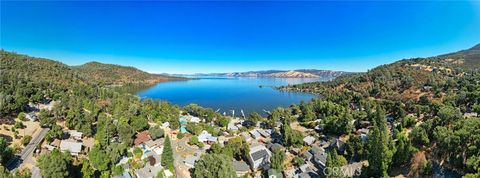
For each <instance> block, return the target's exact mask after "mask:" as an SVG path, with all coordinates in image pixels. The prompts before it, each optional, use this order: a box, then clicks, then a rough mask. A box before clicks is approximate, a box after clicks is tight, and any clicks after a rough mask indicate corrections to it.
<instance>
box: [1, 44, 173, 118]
mask: <svg viewBox="0 0 480 178" xmlns="http://www.w3.org/2000/svg"><path fill="white" fill-rule="evenodd" d="M0 60H1V63H0V84H1V85H0V89H1V90H0V115H2V116H6V115H15V114H16V113H18V112H20V111H23V110H24V107H25V106H26V105H27V104H28V103H29V102H39V101H42V100H44V99H57V98H58V97H60V96H61V95H62V94H64V93H68V92H70V93H71V92H74V91H79V90H80V89H88V88H97V89H98V88H101V87H97V86H106V85H124V84H133V85H136V84H138V85H140V84H141V85H150V84H154V83H157V82H161V81H166V80H179V79H183V78H175V77H167V76H162V75H155V74H149V73H146V72H143V71H140V70H138V69H135V68H133V67H124V66H119V65H110V64H101V63H97V62H91V63H87V64H85V65H82V66H80V67H70V66H68V65H65V64H63V63H60V62H57V61H53V60H49V59H44V58H35V57H30V56H27V55H21V54H16V53H12V52H7V51H3V50H1V51H0ZM128 86H131V85H128Z"/></svg>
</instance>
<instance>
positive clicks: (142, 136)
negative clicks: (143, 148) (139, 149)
mask: <svg viewBox="0 0 480 178" xmlns="http://www.w3.org/2000/svg"><path fill="white" fill-rule="evenodd" d="M148 140H150V135H149V134H148V131H143V132H140V133H138V134H137V135H136V136H135V140H134V141H133V143H134V144H135V146H138V145H140V144H142V143H145V142H147V141H148Z"/></svg>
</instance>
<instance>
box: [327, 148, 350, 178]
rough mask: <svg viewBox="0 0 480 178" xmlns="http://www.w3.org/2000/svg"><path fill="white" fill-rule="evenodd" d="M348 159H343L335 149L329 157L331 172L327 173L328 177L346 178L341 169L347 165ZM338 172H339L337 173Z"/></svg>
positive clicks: (328, 163) (328, 166) (328, 167)
mask: <svg viewBox="0 0 480 178" xmlns="http://www.w3.org/2000/svg"><path fill="white" fill-rule="evenodd" d="M347 163H348V162H347V159H345V157H343V156H342V155H338V154H337V151H336V150H335V149H333V150H332V151H331V152H330V153H329V154H328V156H327V165H326V166H327V170H328V171H329V172H328V173H327V175H326V176H327V177H329V178H331V177H344V176H343V172H342V171H338V170H341V169H339V168H341V167H342V166H345V165H347ZM336 170H337V171H336Z"/></svg>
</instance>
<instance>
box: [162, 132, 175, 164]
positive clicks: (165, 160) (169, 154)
mask: <svg viewBox="0 0 480 178" xmlns="http://www.w3.org/2000/svg"><path fill="white" fill-rule="evenodd" d="M162 166H165V167H167V168H168V169H173V151H172V145H171V143H170V137H168V136H167V138H165V143H164V145H163V153H162Z"/></svg>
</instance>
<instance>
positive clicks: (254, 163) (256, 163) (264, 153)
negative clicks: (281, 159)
mask: <svg viewBox="0 0 480 178" xmlns="http://www.w3.org/2000/svg"><path fill="white" fill-rule="evenodd" d="M271 156H272V153H271V152H270V150H268V149H267V148H266V147H265V146H264V145H257V146H253V147H250V153H249V154H248V162H249V163H250V167H251V168H252V169H253V170H257V169H258V168H259V167H265V166H268V165H269V164H270V157H271Z"/></svg>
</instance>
